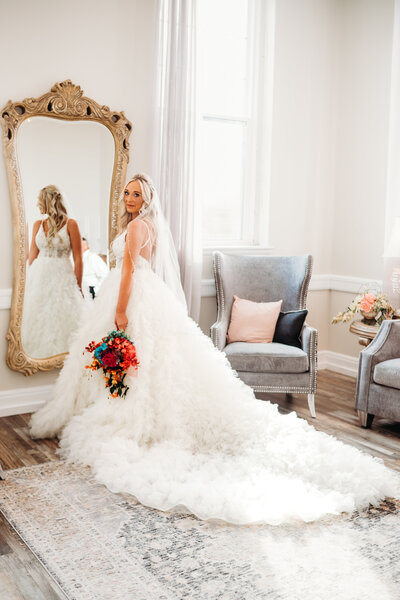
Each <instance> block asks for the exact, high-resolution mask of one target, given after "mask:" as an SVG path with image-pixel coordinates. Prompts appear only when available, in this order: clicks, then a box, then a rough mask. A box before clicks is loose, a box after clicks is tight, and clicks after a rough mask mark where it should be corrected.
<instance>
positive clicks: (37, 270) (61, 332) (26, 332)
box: [21, 221, 84, 358]
mask: <svg viewBox="0 0 400 600" xmlns="http://www.w3.org/2000/svg"><path fill="white" fill-rule="evenodd" d="M67 223H68V221H67V222H66V223H65V225H64V226H63V227H62V228H61V229H60V230H59V231H58V232H57V233H56V235H55V237H54V238H53V239H52V240H51V244H50V245H48V244H47V240H46V234H45V232H44V229H43V221H42V223H41V224H40V227H39V229H38V232H37V234H36V238H35V242H36V245H37V247H38V248H39V255H38V257H37V258H36V259H35V260H34V261H33V263H32V264H31V266H30V267H27V274H26V286H25V296H24V309H23V314H22V325H21V341H22V347H23V348H24V350H25V352H26V353H27V354H28V355H29V356H32V357H33V358H44V357H48V356H53V355H55V354H60V353H62V352H67V351H68V346H69V343H70V339H71V335H72V332H73V331H74V330H75V329H76V328H77V326H78V323H79V320H80V317H81V312H82V311H83V310H84V300H83V297H82V294H81V293H80V291H79V288H78V285H77V282H76V277H75V273H74V269H73V266H72V263H71V260H70V255H71V240H70V238H69V235H68V231H67Z"/></svg>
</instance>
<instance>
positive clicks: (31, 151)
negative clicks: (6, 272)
mask: <svg viewBox="0 0 400 600" xmlns="http://www.w3.org/2000/svg"><path fill="white" fill-rule="evenodd" d="M0 119H1V124H2V129H3V148H4V156H5V161H6V168H7V176H8V183H9V190H10V199H11V207H12V219H13V246H14V252H13V287H12V299H11V310H10V322H9V328H8V332H7V336H6V339H7V341H8V348H7V365H8V366H9V367H10V368H11V369H14V370H16V371H20V372H21V373H24V374H25V375H32V374H33V373H35V372H37V371H48V370H50V369H53V368H60V367H61V366H62V364H63V361H64V358H65V356H66V352H67V347H68V343H67V341H68V340H67V337H68V333H69V330H67V322H68V318H70V316H69V317H68V318H67V317H66V316H65V314H63V309H62V307H63V306H64V305H68V304H71V303H70V302H69V297H68V294H69V291H68V290H69V288H68V285H67V284H66V281H67V280H68V277H71V273H73V272H74V270H73V269H74V267H73V261H74V260H75V254H74V252H72V253H71V248H72V250H73V247H72V246H71V242H70V239H72V238H71V232H70V227H69V226H68V227H67V224H68V223H69V222H73V221H75V223H77V224H78V226H79V229H77V231H79V233H80V235H79V243H80V240H81V237H80V236H84V237H85V238H86V239H87V240H88V241H87V242H86V245H88V244H89V248H90V253H91V256H92V258H93V256H94V258H93V261H94V262H95V263H96V261H97V263H96V264H98V265H100V263H99V260H100V258H99V257H101V260H102V261H103V263H102V264H103V267H102V268H103V270H104V269H105V268H106V270H107V269H108V267H109V265H110V259H109V248H110V244H111V242H112V240H113V239H114V237H115V235H116V233H117V229H118V218H119V217H118V204H119V199H120V197H121V193H122V190H123V186H124V183H125V176H126V167H127V164H128V161H129V136H130V133H131V130H132V125H131V123H130V122H129V121H128V119H127V118H126V117H125V115H124V113H123V112H115V111H112V110H110V108H109V107H108V106H102V105H100V104H98V103H97V102H95V101H94V100H92V99H91V98H88V97H86V96H84V95H83V91H82V89H81V88H80V87H79V86H78V85H75V84H73V83H72V82H71V81H70V80H69V79H68V80H66V81H62V82H59V83H56V84H55V85H54V86H53V87H52V88H51V90H50V91H49V92H46V93H45V94H43V95H42V96H40V97H39V98H26V99H25V100H22V101H21V102H12V101H11V100H10V101H9V102H8V103H7V104H6V105H5V106H4V108H3V109H2V111H1V114H0ZM43 189H45V190H46V193H50V192H49V190H50V191H51V190H53V191H54V189H56V190H57V194H56V196H57V203H58V204H57V206H59V207H61V209H60V210H59V212H58V213H57V212H56V218H55V219H53V221H52V220H51V219H50V217H49V215H48V214H46V211H45V210H44V208H43V207H44V201H43V195H42V191H43ZM52 193H53V195H54V193H55V192H52ZM39 196H40V198H39ZM56 196H54V197H56ZM38 198H39V200H38ZM46 206H47V207H49V204H46ZM53 208H54V206H53ZM56 208H57V207H56ZM52 210H53V209H52ZM57 210H58V209H57ZM52 214H53V213H52ZM46 217H47V219H46ZM63 219H64V221H63ZM56 222H57V223H59V226H58V228H57V227H56V226H55V225H53V223H56ZM62 222H64V225H62ZM49 224H50V225H49ZM61 225H62V226H61ZM49 227H50V235H47V234H48V233H49ZM67 231H68V232H69V233H68V235H69V237H70V239H69V238H68V235H67V233H66V232H67ZM40 236H41V237H40ZM39 238H40V239H39ZM76 239H78V237H76V238H75V242H74V243H75V248H76V247H77V246H76V244H77V242H76ZM32 241H34V247H35V248H36V249H37V251H38V254H37V256H41V261H40V269H41V270H42V272H43V270H44V269H46V268H47V267H45V266H44V265H45V264H47V263H48V265H49V267H48V268H49V270H48V271H46V277H47V281H48V282H49V289H48V290H47V292H48V293H47V295H46V298H48V303H47V305H46V301H45V299H43V298H44V295H43V294H42V296H41V298H42V300H41V301H40V302H39V301H38V300H35V301H36V305H35V304H34V303H33V305H32V302H33V300H32V298H33V297H34V296H35V294H36V293H37V292H38V289H39V288H40V287H42V288H43V285H42V286H39V285H38V280H37V279H36V280H35V278H34V276H33V273H35V272H36V273H37V272H38V271H39V263H38V262H37V263H36V265H35V268H31V266H32V265H33V264H34V261H35V259H33V261H32V251H31V252H30V251H29V249H30V248H31V246H32ZM41 244H42V246H41ZM63 244H64V245H63ZM39 247H41V248H42V249H40V248H39ZM60 256H62V258H63V261H61V262H60V261H59V262H57V261H56V260H52V259H53V258H55V257H60ZM44 258H47V259H48V260H47V263H46V261H45V260H44ZM28 259H29V260H28ZM36 260H37V258H36ZM31 261H32V262H31ZM51 269H53V271H51ZM100 270H101V269H100ZM64 271H65V279H64V278H63V275H62V274H63V273H64ZM54 273H55V275H53V274H54ZM35 277H37V275H35ZM55 279H57V283H56V285H57V286H58V287H59V290H62V294H61V295H60V296H59V297H60V307H59V313H57V312H56V310H55V302H54V300H51V297H52V286H53V288H54V285H55ZM42 281H43V279H42ZM44 281H46V279H45V280H44ZM74 281H75V284H76V282H77V279H76V278H75V279H74ZM87 282H89V283H90V281H89V279H87ZM27 286H28V287H27ZM30 286H31V287H30ZM75 287H76V286H75ZM86 287H88V286H86ZM95 287H96V286H95V285H94V284H93V286H90V285H89V289H90V292H91V293H92V295H93V296H94V289H95ZM97 287H98V286H97ZM76 289H79V288H76ZM85 289H86V288H85ZM82 290H84V286H83V285H82ZM75 292H76V290H74V291H73V292H71V293H73V294H75ZM86 292H87V290H86V291H85V294H84V295H86ZM81 296H82V294H81ZM37 297H39V295H38V296H37ZM28 300H29V302H28ZM85 301H90V298H89V299H88V298H85ZM56 304H57V303H56ZM57 310H58V308H57ZM46 311H47V312H46ZM32 314H36V315H44V317H46V316H48V319H47V320H46V318H45V319H44V320H43V319H42V321H41V320H40V319H39V318H37V319H33V320H32ZM71 314H72V313H71ZM56 319H57V321H56ZM58 319H59V321H58ZM48 322H50V323H51V322H52V323H53V327H52V329H53V330H55V331H57V333H58V335H59V339H54V340H53V341H52V342H50V340H46V335H43V331H44V329H43V326H44V324H46V323H48ZM56 323H59V326H58V325H56ZM61 330H63V331H61ZM41 333H42V335H41ZM64 334H65V337H62V335H64ZM89 341H90V340H89ZM45 342H48V345H47V346H46V345H45Z"/></svg>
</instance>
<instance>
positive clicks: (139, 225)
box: [127, 219, 146, 237]
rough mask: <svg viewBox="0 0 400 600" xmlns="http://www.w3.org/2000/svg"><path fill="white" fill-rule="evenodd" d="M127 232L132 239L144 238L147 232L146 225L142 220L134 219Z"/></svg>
mask: <svg viewBox="0 0 400 600" xmlns="http://www.w3.org/2000/svg"><path fill="white" fill-rule="evenodd" d="M127 231H128V233H129V236H130V237H131V236H132V237H133V236H134V237H143V234H144V233H145V232H146V225H145V223H143V222H142V219H133V220H132V221H130V222H129V223H128V227H127Z"/></svg>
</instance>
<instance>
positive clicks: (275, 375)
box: [211, 250, 317, 417]
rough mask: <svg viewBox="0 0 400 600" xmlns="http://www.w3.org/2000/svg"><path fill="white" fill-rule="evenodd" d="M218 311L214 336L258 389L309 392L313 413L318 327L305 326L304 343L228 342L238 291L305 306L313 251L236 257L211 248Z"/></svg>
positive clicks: (289, 306) (254, 298)
mask: <svg viewBox="0 0 400 600" xmlns="http://www.w3.org/2000/svg"><path fill="white" fill-rule="evenodd" d="M213 267H214V277H215V285H216V291H217V306H218V314H217V320H216V322H215V323H214V324H213V325H212V326H211V339H212V340H213V342H214V344H215V345H216V347H217V348H218V349H219V350H222V351H223V352H225V354H226V355H227V358H228V360H229V362H230V363H231V366H232V368H233V369H235V370H236V372H237V374H238V376H239V377H240V378H241V379H242V380H243V381H244V382H245V383H247V384H248V385H249V386H250V387H252V388H253V390H254V391H255V392H257V391H258V392H283V393H299V394H307V396H308V405H309V409H310V413H311V416H312V417H315V400H314V395H315V392H316V386H317V330H316V329H314V328H312V327H309V326H308V325H304V327H303V330H302V333H301V348H297V347H295V346H288V345H286V344H280V343H275V342H272V343H252V342H233V343H230V344H227V340H226V334H227V331H228V327H229V322H230V316H231V308H232V304H233V296H234V294H235V295H237V296H239V297H240V298H246V299H247V300H252V301H254V302H273V301H277V300H281V299H282V300H283V303H282V307H281V310H282V311H284V312H287V311H295V310H302V309H304V308H305V306H306V299H307V292H308V285H309V281H310V277H311V270H312V256H311V255H303V256H238V255H232V254H225V253H222V252H220V251H217V250H216V251H214V252H213Z"/></svg>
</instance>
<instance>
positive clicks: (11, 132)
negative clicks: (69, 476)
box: [0, 79, 132, 375]
mask: <svg viewBox="0 0 400 600" xmlns="http://www.w3.org/2000/svg"><path fill="white" fill-rule="evenodd" d="M34 116H40V117H50V118H53V119H63V120H68V121H96V122H97V123H101V124H103V125H105V127H107V128H108V129H109V130H110V131H111V133H112V135H113V138H114V143H115V155H114V168H113V174H112V182H111V191H110V205H109V228H108V231H109V236H108V239H109V244H111V241H112V240H113V239H114V237H115V235H116V233H117V228H118V200H119V198H120V195H121V193H122V189H123V186H124V184H125V176H126V168H127V164H128V162H129V141H128V140H129V136H130V133H131V131H132V124H131V122H130V121H128V119H127V118H126V117H125V115H124V113H123V112H115V111H112V110H110V108H109V107H108V106H101V105H100V104H98V103H97V102H95V101H94V100H92V99H91V98H87V97H86V96H84V95H83V90H82V89H81V88H80V86H79V85H75V84H73V83H72V81H71V80H70V79H67V80H66V81H61V82H58V83H56V84H55V85H53V87H52V88H51V90H50V92H46V93H45V94H43V95H42V96H40V97H39V98H26V99H25V100H22V101H21V102H12V101H11V100H9V101H8V102H7V104H6V105H5V106H4V108H3V109H2V111H1V114H0V120H1V125H2V128H3V150H4V156H5V161H6V168H7V177H8V185H9V190H10V198H11V209H12V221H13V242H14V244H13V245H14V253H13V286H12V298H11V310H10V321H9V326H8V331H7V335H6V340H7V341H8V347H7V357H6V361H7V365H8V366H9V367H10V369H13V370H15V371H19V372H21V373H23V374H24V375H32V374H33V373H36V372H37V371H49V370H51V369H54V368H61V366H62V364H63V361H64V358H65V356H66V354H67V353H63V354H57V355H56V356H52V357H48V358H37V359H35V358H33V357H31V356H28V355H27V354H26V353H25V351H24V349H23V347H22V343H21V322H22V311H23V304H24V293H25V277H26V258H27V256H26V240H25V236H26V230H25V204H24V196H23V190H22V181H21V176H20V172H19V167H18V158H17V144H16V134H17V131H18V128H19V126H20V125H21V123H22V122H23V121H24V120H25V119H27V118H29V117H34Z"/></svg>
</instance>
